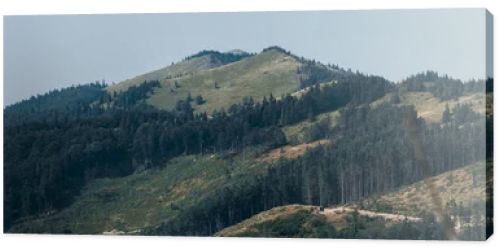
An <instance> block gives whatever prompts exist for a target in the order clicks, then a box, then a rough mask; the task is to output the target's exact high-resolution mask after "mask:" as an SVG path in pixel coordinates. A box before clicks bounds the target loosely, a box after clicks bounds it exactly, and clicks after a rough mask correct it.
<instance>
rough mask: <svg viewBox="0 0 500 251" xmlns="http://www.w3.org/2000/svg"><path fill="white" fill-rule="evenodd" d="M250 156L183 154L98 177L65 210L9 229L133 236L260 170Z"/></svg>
mask: <svg viewBox="0 0 500 251" xmlns="http://www.w3.org/2000/svg"><path fill="white" fill-rule="evenodd" d="M254 154H258V150H254V151H252V152H250V151H249V152H247V153H246V155H245V156H237V157H235V158H234V159H232V160H231V159H227V158H224V157H223V156H220V155H217V154H214V155H205V156H201V155H190V156H183V157H178V158H175V159H172V160H171V161H169V162H168V163H167V164H166V166H164V167H163V168H161V169H159V170H149V171H146V172H141V173H136V174H132V175H129V176H127V177H123V178H114V179H100V180H97V181H95V182H93V183H92V184H89V185H88V186H87V189H86V190H85V191H84V192H83V193H82V195H81V196H79V197H78V198H77V200H76V202H75V203H74V204H73V205H71V206H70V207H68V208H66V209H64V210H63V211H61V212H58V213H55V214H52V215H47V216H46V217H43V218H41V219H36V220H27V221H26V222H25V223H22V224H19V225H17V226H14V227H13V228H12V229H10V230H9V231H11V232H35V233H65V232H66V233H70V232H71V233H86V234H97V233H117V234H118V233H129V234H132V233H135V232H136V231H138V230H141V229H143V228H147V227H153V226H156V225H158V224H161V223H162V222H163V221H165V220H167V219H169V218H170V217H175V216H176V215H177V214H178V213H179V212H181V211H182V210H183V208H185V207H188V206H189V205H192V204H193V203H197V201H198V200H199V199H201V198H202V197H203V196H205V195H206V194H207V193H210V191H213V190H214V189H215V188H217V187H221V186H224V185H228V184H229V183H232V182H237V181H238V179H239V177H245V176H247V175H255V174H257V173H259V172H262V171H263V170H265V169H263V168H265V165H264V163H260V162H255V161H253V159H252V156H253V155H254ZM229 163H232V164H229Z"/></svg>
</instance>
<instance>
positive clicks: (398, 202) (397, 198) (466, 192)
mask: <svg viewBox="0 0 500 251" xmlns="http://www.w3.org/2000/svg"><path fill="white" fill-rule="evenodd" d="M491 172H492V164H491V163H488V164H485V163H484V162H478V163H476V164H473V165H469V166H466V167H463V168H460V169H456V170H453V171H449V172H445V173H443V174H440V175H437V176H434V177H431V178H428V179H426V180H422V181H420V182H417V183H415V184H412V185H410V186H407V187H403V188H401V189H399V190H398V191H395V192H392V193H389V194H385V195H382V196H375V197H371V198H367V199H364V200H362V201H361V202H359V203H357V204H359V205H361V207H363V208H366V209H369V210H377V211H383V212H391V213H394V212H395V213H399V214H404V215H421V216H422V215H427V214H433V215H435V216H436V217H438V218H439V217H443V216H444V217H449V221H450V225H451V227H450V228H452V229H451V230H452V231H451V234H452V235H454V238H458V239H465V240H483V239H485V238H486V233H485V230H486V224H487V223H486V222H487V221H488V219H487V218H485V217H489V216H488V214H487V209H486V207H485V205H487V204H488V203H492V197H491V194H489V193H488V192H487V191H488V189H489V188H491V187H492V185H493V175H492V173H491ZM487 173H488V174H487ZM433 195H434V196H436V197H437V200H436V199H433ZM439 204H440V205H439Z"/></svg>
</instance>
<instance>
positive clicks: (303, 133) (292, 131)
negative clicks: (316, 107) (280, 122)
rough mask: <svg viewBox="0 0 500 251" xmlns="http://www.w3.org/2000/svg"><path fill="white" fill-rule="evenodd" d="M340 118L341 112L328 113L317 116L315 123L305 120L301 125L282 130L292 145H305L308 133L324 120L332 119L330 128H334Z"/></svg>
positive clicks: (297, 124) (289, 126)
mask: <svg viewBox="0 0 500 251" xmlns="http://www.w3.org/2000/svg"><path fill="white" fill-rule="evenodd" d="M339 117H340V111H339V110H336V111H333V112H326V113H322V114H319V115H317V116H316V117H315V118H314V120H313V121H311V120H304V121H301V122H299V123H296V124H293V125H288V126H285V127H283V128H282V130H283V132H284V133H285V135H286V139H287V141H288V142H290V143H291V144H299V143H305V142H307V141H308V139H307V131H308V130H309V129H310V128H311V127H313V126H315V125H317V124H318V123H319V122H321V121H322V120H323V119H327V118H329V119H330V126H331V127H332V128H333V127H335V125H336V124H337V120H338V118H339Z"/></svg>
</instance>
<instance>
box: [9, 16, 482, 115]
mask: <svg viewBox="0 0 500 251" xmlns="http://www.w3.org/2000/svg"><path fill="white" fill-rule="evenodd" d="M484 14H485V10H483V9H469V10H467V9H461V10H459V9H456V10H397V11H320V12H270V13H193V14H146V15H145V14H127V15H58V16H7V17H6V18H5V21H4V25H5V27H4V32H5V34H4V37H5V42H4V45H5V48H4V51H5V54H4V55H5V58H4V66H5V69H4V74H5V78H4V88H5V95H4V106H5V105H8V104H12V103H15V102H17V101H20V100H21V99H25V98H29V97H30V96H31V95H36V94H39V93H43V92H45V91H47V90H51V89H55V88H61V87H68V86H71V85H77V84H83V83H87V82H89V81H94V80H102V79H105V80H106V82H108V83H112V82H120V81H122V80H124V79H127V78H131V77H133V76H135V75H139V74H141V73H144V72H147V71H151V70H155V69H159V68H161V67H164V66H165V65H169V64H170V63H171V62H178V61H180V60H181V59H182V58H184V57H185V56H186V55H190V54H192V53H193V52H195V51H199V50H201V49H212V50H218V51H221V52H224V51H229V50H232V49H235V48H236V49H242V50H244V51H247V52H249V53H257V52H259V51H260V50H261V49H262V48H265V47H267V46H269V45H280V46H282V47H284V48H286V49H287V50H291V51H292V52H294V53H296V54H297V55H301V56H304V57H306V58H311V59H315V60H316V61H320V62H323V63H324V64H327V63H335V64H339V65H342V66H343V67H344V68H346V69H347V68H352V69H355V70H360V71H361V72H364V73H368V74H376V75H380V76H384V77H385V78H387V79H389V80H392V81H399V80H401V79H403V78H405V77H407V76H409V75H410V74H414V73H416V72H422V71H426V70H434V71H437V72H440V73H441V74H449V75H450V76H453V77H455V78H459V79H461V80H463V81H467V80H469V79H470V78H485V76H486V75H485V72H484V71H485V69H486V66H487V65H485V62H486V59H485V58H484V57H485V51H486V48H485V46H486V45H485V44H486V43H485V41H484V37H485V34H484V33H485V31H486V27H484V22H483V20H484ZM61 34H64V35H61Z"/></svg>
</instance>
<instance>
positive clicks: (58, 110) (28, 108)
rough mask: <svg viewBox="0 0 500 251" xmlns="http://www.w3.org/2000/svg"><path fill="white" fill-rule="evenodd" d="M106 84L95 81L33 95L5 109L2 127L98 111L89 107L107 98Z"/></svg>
mask: <svg viewBox="0 0 500 251" xmlns="http://www.w3.org/2000/svg"><path fill="white" fill-rule="evenodd" d="M105 87H106V84H104V83H100V82H96V83H90V84H86V85H78V86H74V87H68V88H63V89H61V90H53V91H50V92H48V93H46V94H43V95H37V96H36V97H35V96H32V97H31V98H29V99H27V100H23V101H21V102H19V103H17V104H14V105H9V106H7V107H6V108H5V109H4V123H5V126H11V125H18V124H22V123H25V122H44V121H53V120H59V119H61V118H62V117H64V116H68V115H70V116H72V117H80V116H91V115H94V114H96V113H99V112H100V111H98V110H97V109H91V107H90V105H91V104H92V103H94V102H97V101H101V100H102V101H104V100H105V99H106V98H107V95H106V91H105V90H104V88H105Z"/></svg>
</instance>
